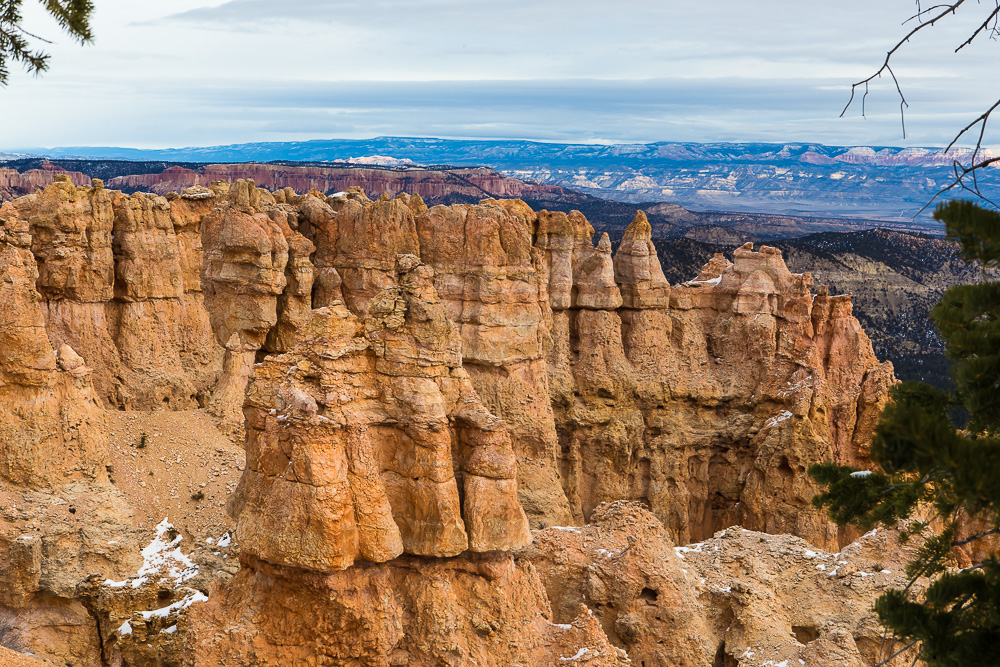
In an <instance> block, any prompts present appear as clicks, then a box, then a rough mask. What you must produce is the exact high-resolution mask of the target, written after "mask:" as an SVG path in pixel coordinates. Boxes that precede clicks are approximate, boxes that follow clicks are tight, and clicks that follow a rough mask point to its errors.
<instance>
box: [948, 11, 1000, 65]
mask: <svg viewBox="0 0 1000 667" xmlns="http://www.w3.org/2000/svg"><path fill="white" fill-rule="evenodd" d="M997 14H1000V3H997V7H996V9H994V10H993V11H992V12H990V15H989V16H987V17H986V20H985V21H983V24H982V25H981V26H979V27H978V28H976V31H975V32H974V33H972V35H970V36H969V39H967V40H965V41H964V42H962V43H961V44H959V46H958V48H957V49H955V53H958V52H959V51H961V50H962V49H964V48H965V47H967V46H968V45H969V44H972V40H974V39H975V38H976V36H977V35H978V34H979V33H981V32H982V31H984V30H986V29H987V28H989V26H990V23H991V22H992V23H993V28H992V29H990V32H992V33H994V34H996V31H997V27H996V20H997Z"/></svg>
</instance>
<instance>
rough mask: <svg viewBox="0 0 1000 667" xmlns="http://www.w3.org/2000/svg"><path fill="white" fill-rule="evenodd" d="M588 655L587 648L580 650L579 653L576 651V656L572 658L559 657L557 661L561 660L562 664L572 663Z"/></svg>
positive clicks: (588, 650)
mask: <svg viewBox="0 0 1000 667" xmlns="http://www.w3.org/2000/svg"><path fill="white" fill-rule="evenodd" d="M588 653H590V649H589V648H582V649H580V650H579V651H577V652H576V655H574V656H573V657H572V658H566V657H563V656H560V657H559V660H561V661H562V662H572V661H574V660H579V659H580V658H582V657H583V656H585V655H587V654H588Z"/></svg>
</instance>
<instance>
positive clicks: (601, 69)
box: [0, 0, 1000, 151]
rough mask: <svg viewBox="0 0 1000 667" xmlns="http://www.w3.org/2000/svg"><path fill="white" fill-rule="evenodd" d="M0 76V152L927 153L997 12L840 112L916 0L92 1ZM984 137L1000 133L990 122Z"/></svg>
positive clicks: (971, 103)
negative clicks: (281, 148)
mask: <svg viewBox="0 0 1000 667" xmlns="http://www.w3.org/2000/svg"><path fill="white" fill-rule="evenodd" d="M25 2H26V5H27V6H26V10H27V11H26V14H27V25H28V28H29V29H31V30H32V32H35V33H37V34H40V35H42V36H44V37H46V38H48V39H50V40H53V42H54V43H53V44H52V45H51V46H50V47H48V51H49V52H50V53H51V55H52V59H51V66H50V70H49V71H48V72H46V73H45V74H43V75H42V76H41V77H32V76H29V75H27V74H23V73H21V72H15V75H14V76H12V77H11V80H10V82H9V84H8V86H7V87H6V88H3V89H0V151H3V150H7V151H16V150H25V149H31V148H36V147H55V146H129V147H137V148H168V147H186V146H207V145H218V144H232V143H247V142H259V141H299V140H307V139H323V138H370V137H375V136H384V135H393V136H415V137H416V136H424V137H443V138H482V139H486V138H497V139H531V140H540V141H556V142H565V143H619V142H628V143H631V142H653V141H700V142H717V141H761V142H786V141H795V142H817V143H825V144H831V145H899V146H938V145H944V144H947V143H948V141H950V140H951V138H952V137H953V136H954V134H955V133H956V132H957V130H958V129H960V128H961V127H962V126H964V125H965V124H967V123H968V122H970V121H972V120H973V119H974V118H975V117H976V116H977V115H978V114H979V113H981V112H982V111H983V110H984V109H985V108H987V107H989V106H990V105H991V104H992V103H993V102H994V101H995V100H996V98H997V97H998V96H1000V66H998V65H1000V63H998V61H1000V44H998V43H997V42H996V41H990V40H988V39H981V40H980V42H981V43H976V44H973V45H972V47H970V48H967V49H965V50H963V51H962V52H960V53H959V54H954V53H953V50H954V47H955V46H957V45H958V44H960V43H961V42H962V41H963V40H964V38H965V36H966V33H967V32H969V27H970V26H971V25H972V24H973V23H974V22H975V23H977V24H978V22H981V20H982V19H981V18H979V21H976V19H977V18H978V17H981V16H982V15H984V12H987V11H988V10H989V6H990V5H993V4H994V2H993V0H982V4H976V3H972V4H971V5H970V7H971V9H970V10H969V11H967V12H964V13H963V12H960V13H959V15H958V16H956V17H955V18H954V19H952V20H951V24H948V23H942V24H939V25H937V26H935V27H933V28H932V29H930V30H928V31H925V32H924V33H923V34H922V35H921V36H918V38H916V39H914V40H913V42H911V43H910V44H908V45H907V46H906V47H905V48H904V50H903V51H902V52H901V53H900V54H899V58H898V60H897V61H895V62H896V67H895V71H896V74H897V76H898V77H899V79H900V83H901V85H902V87H903V92H904V93H905V94H906V96H907V99H908V101H909V102H910V105H909V108H908V109H907V112H906V126H907V134H906V138H905V139H904V137H903V133H902V128H901V126H900V117H899V103H898V98H897V97H896V93H895V91H894V89H893V86H892V83H891V81H888V80H882V81H879V82H877V83H876V84H875V85H874V86H873V88H872V91H871V94H870V95H869V98H868V106H867V114H866V117H864V118H863V117H861V115H860V107H856V108H852V109H851V110H849V111H848V114H847V116H846V117H845V118H839V117H838V116H839V114H840V112H841V109H842V108H843V106H844V104H845V103H846V102H847V99H848V98H849V96H850V84H851V83H852V82H853V81H856V80H858V79H862V78H864V77H866V76H868V75H869V74H871V73H872V72H874V71H875V70H876V69H877V68H878V66H879V64H881V60H882V58H883V57H884V55H885V51H886V50H887V48H888V47H890V46H891V45H892V44H894V43H895V41H896V40H897V39H898V38H899V37H901V36H902V35H903V34H905V32H906V30H907V27H906V26H903V25H901V23H902V22H903V20H904V19H906V18H907V17H909V16H910V15H911V14H912V13H913V11H914V9H915V3H914V1H913V0H878V1H876V2H873V1H872V0H864V1H861V0H838V2H829V1H827V0H768V2H746V0H712V1H711V2H706V1H705V0H697V1H690V0H615V1H613V2H611V1H608V0H601V1H597V0H558V1H554V0H494V1H492V2H486V1H485V0H282V1H281V2H274V1H272V0H228V1H227V0H167V1H163V0H157V1H153V0H95V5H96V13H95V16H94V22H93V23H94V25H93V27H94V33H95V36H96V39H95V42H94V43H93V44H90V45H85V46H80V45H78V44H75V43H73V42H72V40H70V39H69V38H68V37H66V36H65V35H62V34H60V32H59V30H58V28H57V27H56V26H55V25H54V24H53V23H51V21H49V20H47V18H46V17H45V15H44V12H43V11H42V10H41V9H40V7H41V5H40V3H39V2H37V1H36V0H25ZM996 127H997V131H994V132H993V133H992V134H989V135H988V136H987V139H986V143H987V144H988V145H991V146H995V145H997V144H1000V122H998V123H997V125H996Z"/></svg>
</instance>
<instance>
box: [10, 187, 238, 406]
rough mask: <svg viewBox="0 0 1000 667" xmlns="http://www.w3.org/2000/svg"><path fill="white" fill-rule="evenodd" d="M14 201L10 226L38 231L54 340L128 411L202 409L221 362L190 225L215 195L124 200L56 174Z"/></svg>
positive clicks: (34, 236) (35, 245)
mask: <svg viewBox="0 0 1000 667" xmlns="http://www.w3.org/2000/svg"><path fill="white" fill-rule="evenodd" d="M9 206H10V208H9V209H8V210H9V213H8V215H9V216H10V218H9V219H10V222H9V223H8V224H15V222H13V221H14V220H16V221H17V222H16V224H17V225H18V226H20V227H23V228H24V231H25V233H27V234H29V235H30V238H31V252H32V254H33V264H35V265H36V266H37V273H38V276H37V279H36V280H35V286H36V287H37V290H38V292H39V294H40V295H41V301H42V308H43V312H44V314H45V318H44V321H45V329H46V331H47V332H48V335H49V338H50V339H51V343H52V345H53V346H56V347H58V346H60V345H62V344H64V343H65V344H68V345H69V346H70V347H72V348H73V349H74V350H75V351H76V352H77V353H78V354H80V355H81V356H82V357H83V359H85V360H86V362H87V364H88V365H89V366H91V367H92V368H93V369H94V385H95V389H96V390H97V392H98V395H99V396H100V397H101V398H102V399H103V400H104V401H105V402H106V403H107V404H110V405H114V406H116V407H119V408H130V409H151V408H159V407H166V408H170V409H179V408H190V407H197V406H198V404H199V394H204V393H205V392H206V391H207V390H208V388H209V387H211V386H212V384H213V383H214V381H215V378H216V377H217V375H218V372H219V368H220V365H221V364H220V361H221V354H220V353H219V351H218V349H217V348H216V346H215V343H214V341H213V340H212V337H211V332H210V330H209V327H208V316H207V313H206V312H205V309H204V306H203V304H202V300H201V285H200V281H199V280H198V278H197V275H198V274H197V270H198V269H200V267H201V246H200V241H199V239H198V237H197V236H196V235H194V234H193V233H192V228H191V226H192V220H194V221H200V220H201V217H202V216H204V215H205V213H207V212H208V211H209V210H210V202H209V201H206V200H193V201H187V200H183V199H181V198H175V200H174V202H173V205H171V203H170V202H168V201H167V200H166V199H163V198H162V197H151V196H148V195H143V194H138V195H134V196H131V197H125V196H123V195H121V193H118V192H114V191H111V190H106V189H105V188H104V187H103V185H102V184H101V183H100V181H94V184H93V187H79V186H75V185H73V183H71V182H70V181H69V179H68V177H66V176H64V175H56V181H55V182H54V183H52V184H51V185H49V186H48V187H46V188H45V190H43V191H40V192H38V193H36V194H33V195H29V196H27V197H23V198H21V199H18V200H17V201H15V202H13V203H12V204H11V205H9ZM195 224H197V222H195ZM192 269H194V270H195V273H194V275H191V270H192Z"/></svg>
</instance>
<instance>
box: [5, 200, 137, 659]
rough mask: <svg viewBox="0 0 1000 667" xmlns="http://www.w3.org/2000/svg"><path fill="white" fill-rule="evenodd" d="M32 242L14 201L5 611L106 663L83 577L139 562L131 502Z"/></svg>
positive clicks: (37, 647)
mask: <svg viewBox="0 0 1000 667" xmlns="http://www.w3.org/2000/svg"><path fill="white" fill-rule="evenodd" d="M66 185H67V186H68V187H74V186H72V185H71V184H68V183H67V184H66ZM32 242H33V235H32V233H31V230H30V226H29V224H28V221H27V220H25V219H24V217H22V216H21V215H20V211H19V210H18V208H17V207H16V206H14V205H11V204H9V203H8V204H4V205H3V207H0V303H3V307H2V308H0V563H2V567H0V613H3V614H5V615H7V614H9V615H11V616H13V617H14V618H15V624H16V625H17V626H18V628H19V630H20V633H21V635H22V639H23V642H24V644H25V646H26V647H27V648H29V649H30V650H32V651H33V652H35V653H37V654H41V655H45V656H47V657H52V658H56V659H58V660H62V661H64V662H68V663H70V664H77V665H99V664H100V663H99V662H95V653H94V646H95V641H94V640H95V638H96V633H95V629H94V625H93V621H92V619H91V618H90V616H89V614H88V613H87V612H86V610H85V609H84V608H83V607H82V606H81V605H80V603H79V602H78V601H77V600H76V595H75V588H76V583H77V582H78V581H80V579H82V578H83V577H85V576H87V574H89V573H92V572H102V573H106V574H108V575H114V574H116V573H118V572H120V571H122V570H123V569H127V568H128V567H129V566H130V565H131V564H132V563H133V562H134V561H135V559H136V554H135V547H136V544H135V541H134V538H133V537H132V535H131V510H130V508H129V507H128V505H127V503H124V502H123V499H122V496H121V494H120V493H119V492H118V491H117V489H115V488H114V487H113V486H112V485H110V484H109V481H108V477H107V473H106V470H105V463H106V457H107V437H108V432H107V422H106V418H105V414H104V409H103V407H102V406H101V404H100V402H99V400H98V397H97V394H96V393H95V391H94V386H93V383H92V369H91V368H90V367H88V366H87V365H86V363H85V361H84V359H83V358H82V357H81V356H80V355H79V354H78V353H77V352H76V351H75V350H74V349H73V348H72V347H70V346H69V345H67V344H65V343H63V344H61V345H58V347H56V343H55V342H54V341H52V340H51V339H50V338H49V337H48V335H47V328H46V317H45V302H44V300H43V298H42V296H41V295H40V294H39V291H38V289H37V288H36V285H37V284H39V283H41V282H43V276H44V275H47V276H52V274H51V273H49V274H43V273H42V271H40V269H39V266H38V264H37V263H36V261H35V258H34V257H33V255H32Z"/></svg>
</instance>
